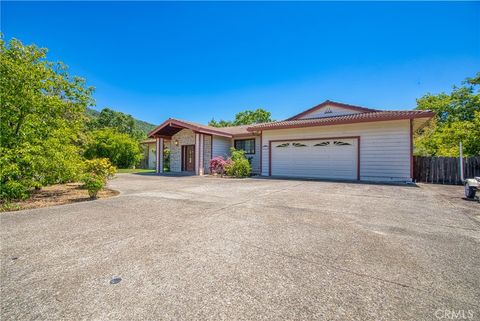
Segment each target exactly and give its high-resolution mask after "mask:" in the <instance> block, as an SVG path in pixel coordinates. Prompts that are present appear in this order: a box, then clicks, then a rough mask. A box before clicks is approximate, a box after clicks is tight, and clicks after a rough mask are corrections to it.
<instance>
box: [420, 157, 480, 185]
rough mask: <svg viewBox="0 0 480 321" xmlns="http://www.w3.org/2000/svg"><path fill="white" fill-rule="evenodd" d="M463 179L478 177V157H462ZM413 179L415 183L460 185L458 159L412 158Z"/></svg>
mask: <svg viewBox="0 0 480 321" xmlns="http://www.w3.org/2000/svg"><path fill="white" fill-rule="evenodd" d="M463 164H464V165H463V173H464V178H472V177H474V176H480V157H464V159H463ZM413 177H414V180H415V181H417V182H424V183H434V184H453V185H454V184H462V181H461V179H460V158H458V157H420V156H415V157H414V158H413Z"/></svg>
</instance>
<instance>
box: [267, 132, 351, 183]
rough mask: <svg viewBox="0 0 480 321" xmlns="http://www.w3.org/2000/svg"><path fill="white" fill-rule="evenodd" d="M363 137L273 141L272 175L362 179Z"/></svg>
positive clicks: (271, 146) (271, 149) (271, 148)
mask: <svg viewBox="0 0 480 321" xmlns="http://www.w3.org/2000/svg"><path fill="white" fill-rule="evenodd" d="M359 146H360V145H359V137H337V138H322V139H313V138H312V139H299V140H292V139H289V140H274V141H270V151H271V153H270V155H271V175H274V176H287V177H306V178H310V177H311V178H327V179H351V180H354V179H359V164H358V159H359Z"/></svg>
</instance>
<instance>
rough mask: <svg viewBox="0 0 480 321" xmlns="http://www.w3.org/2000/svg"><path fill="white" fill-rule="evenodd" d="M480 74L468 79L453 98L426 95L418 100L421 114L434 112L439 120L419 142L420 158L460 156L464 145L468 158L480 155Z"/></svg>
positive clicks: (426, 129)
mask: <svg viewBox="0 0 480 321" xmlns="http://www.w3.org/2000/svg"><path fill="white" fill-rule="evenodd" d="M479 85H480V73H477V75H476V76H475V77H474V78H467V79H466V80H465V81H464V82H463V83H462V86H460V87H456V86H454V87H453V90H452V92H451V93H450V94H446V93H440V94H438V95H431V94H426V95H425V96H423V97H422V98H420V99H418V100H417V108H416V109H420V110H432V111H434V112H435V113H436V116H435V119H434V120H433V121H432V122H431V123H430V125H429V126H428V127H426V128H425V129H423V130H422V132H421V133H420V135H418V136H417V137H416V138H415V148H416V154H419V155H432V156H458V154H459V147H458V144H459V142H460V141H461V142H462V144H463V147H464V150H463V151H464V154H465V155H480V129H479V128H480V127H479V123H480V88H479V87H480V86H479Z"/></svg>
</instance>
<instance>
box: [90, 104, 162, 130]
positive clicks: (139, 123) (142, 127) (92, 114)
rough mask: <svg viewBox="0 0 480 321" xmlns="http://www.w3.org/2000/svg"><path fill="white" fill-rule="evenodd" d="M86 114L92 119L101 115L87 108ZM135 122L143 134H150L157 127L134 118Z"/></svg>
mask: <svg viewBox="0 0 480 321" xmlns="http://www.w3.org/2000/svg"><path fill="white" fill-rule="evenodd" d="M86 114H87V116H88V117H90V118H96V117H98V115H99V114H100V112H99V111H96V110H95V109H91V108H87V110H86ZM133 119H134V121H135V127H137V129H138V130H139V131H141V132H142V133H145V134H148V132H150V131H151V130H153V129H154V128H155V127H157V126H155V125H154V124H150V123H147V122H146V121H143V120H139V119H136V118H135V117H134V118H133Z"/></svg>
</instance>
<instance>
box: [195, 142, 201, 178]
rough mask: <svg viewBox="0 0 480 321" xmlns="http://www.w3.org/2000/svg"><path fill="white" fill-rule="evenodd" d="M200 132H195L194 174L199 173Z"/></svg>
mask: <svg viewBox="0 0 480 321" xmlns="http://www.w3.org/2000/svg"><path fill="white" fill-rule="evenodd" d="M199 160H200V134H199V133H195V175H200V166H199V165H198V164H200V162H199Z"/></svg>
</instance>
